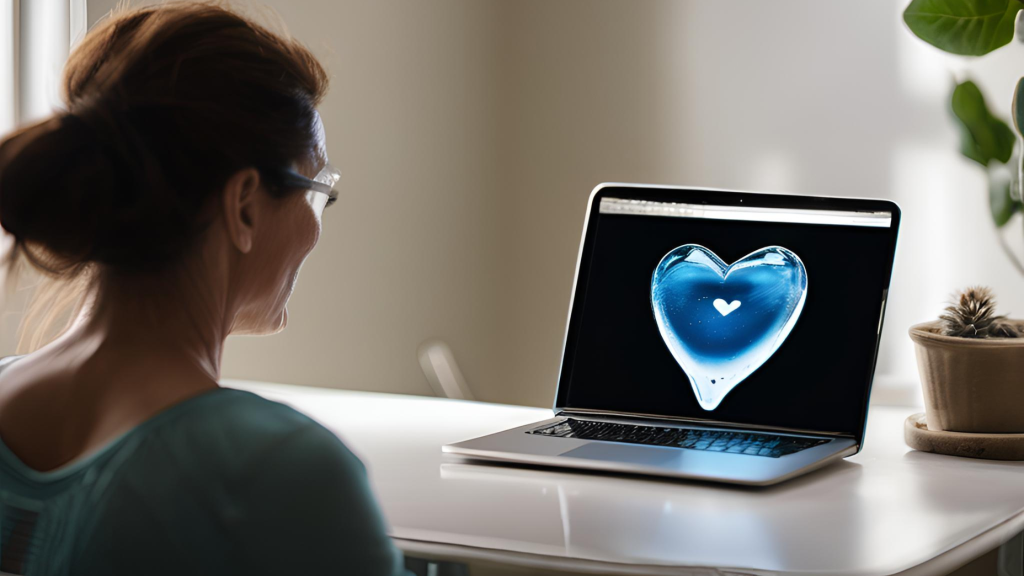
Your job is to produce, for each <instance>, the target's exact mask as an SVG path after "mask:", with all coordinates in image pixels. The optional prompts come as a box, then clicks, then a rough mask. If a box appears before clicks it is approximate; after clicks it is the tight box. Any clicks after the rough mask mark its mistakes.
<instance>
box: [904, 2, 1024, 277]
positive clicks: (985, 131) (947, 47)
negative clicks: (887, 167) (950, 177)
mask: <svg viewBox="0 0 1024 576" xmlns="http://www.w3.org/2000/svg"><path fill="white" fill-rule="evenodd" d="M1021 10H1024V3H1022V2H1021V1H1019V0H912V1H911V2H910V4H909V5H908V6H907V8H906V10H905V11H904V12H903V21H904V22H905V23H906V24H907V27H908V28H909V29H910V31H911V32H913V33H914V34H915V35H916V36H917V37H918V38H920V39H922V40H924V41H925V42H927V43H929V44H931V45H932V46H935V47H936V48H939V49H941V50H943V51H945V52H948V53H950V54H957V55H960V56H983V55H985V54H988V53H989V52H992V51H993V50H996V49H998V48H1001V47H1003V46H1005V45H1007V44H1009V43H1010V42H1011V41H1013V38H1014V29H1015V27H1016V24H1017V20H1018V18H1019V17H1021V16H1022V14H1024V13H1022V12H1021ZM1021 28H1022V29H1021V30H1018V33H1017V35H1018V38H1020V39H1022V40H1024V27H1021ZM1022 85H1024V78H1021V79H1020V80H1018V81H1017V88H1016V90H1015V91H1014V94H1013V100H1012V103H1011V107H1010V110H1011V115H1012V117H1013V124H1014V126H1015V127H1016V128H1017V131H1016V133H1015V132H1014V130H1013V129H1011V128H1010V126H1009V125H1008V124H1007V123H1006V122H1005V121H1004V120H1002V119H1000V118H999V117H998V116H997V115H995V114H993V113H992V112H990V111H989V109H988V107H987V105H986V103H985V98H984V96H983V95H982V91H981V89H980V88H979V87H978V86H977V85H976V84H975V83H974V82H972V81H971V80H970V79H965V80H964V81H963V82H960V83H957V84H956V85H955V86H954V87H953V93H952V96H951V98H950V104H951V109H952V113H953V117H954V118H955V119H956V121H957V125H958V127H959V131H960V152H961V153H962V154H963V155H964V156H965V157H967V158H969V159H970V160H972V161H974V162H976V163H978V164H980V165H981V166H982V167H984V169H985V170H986V174H987V176H988V204H989V208H990V210H991V213H992V220H993V223H994V224H995V226H996V228H1003V227H1005V226H1006V225H1007V224H1008V223H1010V221H1011V218H1012V217H1013V215H1014V214H1015V213H1016V212H1019V211H1021V210H1022V208H1024V203H1022V194H1021V187H1022V183H1024V178H1022V177H1021V161H1022V159H1024V154H1021V151H1020V146H1015V144H1016V143H1017V140H1018V136H1019V135H1020V134H1021V130H1022V128H1024V89H1022ZM1022 221H1024V220H1022ZM996 236H997V239H998V240H999V244H1000V247H1001V248H1002V249H1003V252H1005V253H1006V256H1007V257H1008V258H1009V259H1010V261H1011V263H1012V264H1013V266H1014V267H1015V268H1016V269H1017V271H1018V272H1020V273H1021V274H1024V262H1022V261H1021V260H1020V259H1019V258H1018V257H1017V255H1016V254H1015V253H1014V252H1013V250H1012V249H1011V247H1010V246H1009V244H1008V243H1007V242H1006V240H1005V238H1004V237H1003V235H1002V234H996ZM1011 237H1016V238H1018V239H1020V238H1024V231H1018V233H1017V234H1016V235H1013V234H1011Z"/></svg>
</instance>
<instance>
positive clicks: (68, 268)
mask: <svg viewBox="0 0 1024 576" xmlns="http://www.w3.org/2000/svg"><path fill="white" fill-rule="evenodd" d="M327 85H328V76H327V73H326V71H325V70H324V69H323V67H322V66H321V65H320V63H319V62H318V61H317V59H316V57H315V56H314V55H313V54H312V53H311V52H310V51H309V50H308V49H307V48H305V47H304V46H303V45H302V44H301V43H299V42H298V41H296V40H295V39H293V38H290V37H288V36H287V35H286V34H277V33H274V32H273V31H271V30H269V29H267V28H265V27H263V26H261V25H260V24H258V23H257V22H255V21H253V20H252V19H249V18H246V17H244V16H243V15H241V14H239V13H237V12H235V11H232V10H230V9H227V8H225V7H224V6H223V5H221V3H219V2H196V1H178V2H168V3H166V4H158V5H147V6H144V7H140V8H134V9H124V10H120V11H118V12H116V13H114V14H112V15H111V16H110V17H108V18H106V19H104V20H103V21H101V22H100V23H98V24H97V25H96V26H95V27H93V29H92V30H90V31H89V33H88V34H87V35H86V36H85V38H83V39H82V41H81V42H80V43H79V44H78V45H77V46H76V48H75V49H74V51H73V52H72V54H71V56H70V57H69V59H68V63H67V65H66V66H65V70H64V80H63V97H64V100H65V104H66V105H67V109H66V111H59V112H57V113H55V114H54V115H53V116H52V117H50V118H48V119H45V120H43V121H40V122H37V123H35V124H32V125H28V126H23V127H20V128H19V129H18V130H16V131H15V132H13V133H12V134H10V135H7V136H6V137H5V138H3V139H2V140H0V225H2V227H3V229H4V232H5V233H6V234H7V235H9V237H10V238H9V239H13V242H7V241H6V240H7V239H5V242H3V243H2V244H4V245H5V246H7V245H9V246H10V252H9V253H8V254H6V257H7V258H6V262H7V263H9V264H11V265H12V266H11V269H17V268H18V266H17V265H18V264H19V263H26V264H27V265H29V266H31V267H33V268H34V269H36V270H38V271H41V272H43V273H44V274H45V275H46V276H47V277H48V278H49V279H50V280H51V281H53V282H54V284H53V286H55V287H56V288H57V290H56V292H54V294H56V295H57V296H58V297H57V298H56V299H55V300H54V301H53V302H52V303H53V304H54V305H53V306H42V307H35V308H33V309H34V310H38V311H40V314H41V316H40V317H41V318H43V319H46V318H49V319H53V318H59V317H62V314H61V312H62V311H64V312H69V315H68V316H67V317H69V318H70V322H69V323H68V325H67V326H66V327H65V328H64V329H63V330H62V331H60V334H59V336H58V337H56V338H55V339H48V338H45V337H40V338H39V339H37V340H36V341H35V342H34V344H33V345H32V346H30V350H31V352H30V353H29V354H28V355H26V356H25V357H24V358H23V359H22V360H14V359H13V358H8V359H6V360H5V361H4V362H3V374H2V377H0V439H2V440H0V572H7V573H14V574H25V575H27V576H49V575H56V574H61V575H65V574H66V575H73V574H113V575H117V574H133V575H134V574H175V575H181V574H304V575H305V574H339V573H341V574H359V575H361V576H363V575H366V576H373V575H380V576H391V575H393V574H396V573H399V572H401V571H402V568H401V556H400V554H398V553H397V551H396V550H395V549H394V547H393V546H392V544H391V542H390V540H389V539H388V537H387V535H386V533H385V530H384V522H383V520H382V518H381V515H380V513H379V511H378V509H377V505H376V503H375V501H374V498H373V494H372V493H371V491H370V488H369V486H368V484H367V478H366V472H365V470H364V469H363V466H362V464H361V463H360V462H359V460H358V459H357V458H356V457H355V456H353V455H352V454H351V453H350V452H349V451H348V450H347V449H346V448H345V446H344V445H343V444H342V443H341V442H340V441H339V440H338V439H337V438H335V437H334V436H333V435H332V434H331V433H330V432H328V431H327V430H325V429H324V428H323V427H321V426H320V425H318V424H316V423H315V422H313V421H311V420H310V419H309V418H307V417H305V416H303V415H301V414H299V413H298V412H296V411H294V410H292V409H290V408H288V407H286V406H283V405H280V404H276V403H273V402H269V401H266V400H263V399H262V398H260V397H258V396H255V395H252V394H248V393H244V392H239V391H233V390H226V389H222V388H220V387H219V385H218V382H219V380H220V377H221V362H222V358H223V354H224V342H225V339H226V338H227V337H228V336H230V335H232V334H246V335H268V334H274V333H277V332H280V331H281V330H283V329H284V328H285V326H286V325H287V322H288V311H287V303H288V299H289V297H290V295H291V292H292V290H293V288H294V286H295V283H296V281H297V277H298V274H299V269H300V268H301V266H302V264H303V262H304V261H305V259H306V257H307V256H308V255H309V254H310V252H311V251H312V250H313V248H314V247H315V246H316V243H317V240H318V239H319V236H320V231H321V228H322V226H323V214H324V210H325V209H326V208H327V207H328V206H330V205H331V204H333V203H334V201H335V199H336V198H337V197H338V191H337V190H336V189H335V184H336V183H337V181H338V178H339V176H340V174H339V172H338V171H337V170H336V169H334V168H333V167H332V166H331V165H330V163H329V162H328V157H327V145H326V136H325V130H324V126H323V122H322V120H321V118H320V115H319V113H318V111H317V106H318V105H319V103H320V102H321V101H322V99H323V98H324V97H325V95H326V93H327ZM42 293H43V294H45V293H46V291H43V292H42ZM61 302H63V303H65V304H71V306H70V310H68V309H65V308H62V307H61V306H60V305H59V304H60V303H61ZM30 316H31V314H30ZM44 324H45V322H44ZM339 329H344V327H339ZM41 334H44V335H45V334H46V331H45V330H44V331H43V332H41ZM47 340H50V342H49V344H46V345H45V346H42V345H43V344H44V343H45V342H46V341H47ZM282 360H284V359H282Z"/></svg>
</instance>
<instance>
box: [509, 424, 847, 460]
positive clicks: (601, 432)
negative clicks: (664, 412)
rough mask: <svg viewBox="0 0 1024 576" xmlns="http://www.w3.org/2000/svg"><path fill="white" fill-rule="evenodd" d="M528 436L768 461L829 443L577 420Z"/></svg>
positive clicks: (548, 427) (545, 428)
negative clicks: (649, 447)
mask: <svg viewBox="0 0 1024 576" xmlns="http://www.w3.org/2000/svg"><path fill="white" fill-rule="evenodd" d="M528 433H529V434H537V435H538V436H549V437H552V438H579V439H580V440H603V441H605V442H625V443H628V444H647V445H651V446H672V447H676V448H686V449H687V450H704V451H707V452H726V453H729V454H748V455H750V456H767V457H768V458H779V457H781V456H785V455H787V454H793V453H795V452H800V451H801V450H806V449H808V448H813V447H814V446H818V445H819V444H824V443H826V442H828V440H822V439H820V438H800V437H797V436H778V435H775V434H762V433H751V432H731V431H728V430H703V429H693V428H665V427H662V426H645V425H634V424H618V423H615V422H596V421H593V420H577V419H575V418H569V419H567V420H564V421H562V422H559V423H557V424H551V425H548V426H545V427H544V428H537V429H535V430H530V431H529V432H528Z"/></svg>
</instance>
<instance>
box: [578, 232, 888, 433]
mask: <svg viewBox="0 0 1024 576" xmlns="http://www.w3.org/2000/svg"><path fill="white" fill-rule="evenodd" d="M595 216H598V218H597V222H596V223H592V224H591V225H595V224H596V225H597V230H596V236H595V241H594V245H593V251H592V252H591V254H592V257H591V259H590V266H589V275H588V277H587V278H586V279H585V281H586V292H585V298H584V302H583V307H582V312H583V313H582V316H581V322H580V324H579V326H578V330H577V331H576V334H577V335H578V339H577V340H576V346H575V351H574V354H573V358H572V360H571V361H572V364H571V370H570V371H569V372H568V381H569V389H568V392H567V395H566V396H565V398H566V399H567V402H566V404H565V407H569V408H590V409H601V410H613V411H622V412H634V413H643V414H656V415H666V416H680V417H688V418H705V419H713V420H719V421H724V422H733V423H742V424H759V425H766V426H778V427H785V428H797V429H806V430H818V431H829V432H842V433H849V434H854V435H859V434H860V433H861V430H862V429H863V421H862V418H863V411H864V404H865V402H866V397H867V390H868V385H869V379H870V378H871V375H872V372H873V370H874V358H875V351H876V340H877V337H876V332H877V329H878V322H879V314H880V312H881V305H882V300H883V291H884V290H886V289H887V288H888V283H889V276H890V272H891V262H892V250H893V235H892V232H891V231H890V229H888V228H870V227H855V226H835V225H807V224H784V223H774V222H742V221H722V220H710V219H700V218H673V217H659V216H633V215H621V214H611V215H609V214H600V215H598V214H595ZM683 244H700V245H702V246H705V247H707V248H708V249H710V250H712V251H714V252H715V253H716V254H718V256H719V257H720V258H721V259H722V260H723V261H724V262H725V263H726V264H732V263H733V262H735V261H736V260H738V259H740V258H742V257H743V256H746V255H747V254H749V253H751V252H753V251H755V250H757V249H759V248H763V247H765V246H772V245H778V246H783V247H785V248H788V249H790V250H792V251H793V252H795V253H796V254H797V255H798V256H799V257H800V259H801V260H802V261H803V263H804V266H805V267H806V269H807V298H806V301H805V304H804V309H803V312H802V313H801V315H800V318H799V320H798V321H797V324H796V326H795V327H794V328H793V330H792V332H791V333H790V334H789V337H788V338H787V339H786V340H785V342H783V344H782V346H780V347H779V349H778V350H777V351H776V352H775V354H774V355H773V356H772V357H771V358H769V359H768V360H767V361H766V362H765V363H764V364H763V365H762V366H761V367H760V368H759V369H758V370H757V371H755V372H754V373H753V374H751V375H750V376H749V377H748V378H747V379H746V380H744V381H743V382H741V383H740V384H739V385H738V386H736V387H735V388H733V390H732V391H731V392H730V393H729V395H728V396H726V397H725V399H724V400H722V403H721V404H720V405H719V407H718V408H717V409H715V410H713V411H710V412H708V411H705V410H703V409H702V408H701V407H700V405H698V404H697V400H696V398H695V397H694V393H693V390H692V388H691V386H690V382H689V380H688V379H687V377H686V375H685V374H684V373H683V370H682V368H681V367H680V366H679V364H678V363H677V362H676V361H675V359H674V358H673V357H672V354H671V353H670V352H669V349H668V347H667V346H666V345H665V343H664V341H663V340H662V338H661V334H660V333H659V332H658V326H657V324H656V322H655V320H654V314H653V312H652V311H651V300H650V299H651V292H650V287H651V274H652V273H653V272H654V269H655V267H656V266H657V265H658V262H659V261H660V260H661V258H662V257H663V256H664V255H665V254H666V253H668V252H669V251H670V250H672V249H673V248H676V247H677V246H680V245H683ZM582 273H583V272H582V269H581V274H582ZM583 281H584V278H580V282H583ZM564 376H565V375H563V377H564Z"/></svg>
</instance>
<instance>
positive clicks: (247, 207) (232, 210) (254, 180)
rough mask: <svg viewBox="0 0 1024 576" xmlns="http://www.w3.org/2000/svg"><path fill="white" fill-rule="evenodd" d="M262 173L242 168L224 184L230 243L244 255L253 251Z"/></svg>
mask: <svg viewBox="0 0 1024 576" xmlns="http://www.w3.org/2000/svg"><path fill="white" fill-rule="evenodd" d="M259 190H260V173H259V171H257V170H256V169H255V168H245V169H243V170H239V171H238V172H235V173H234V174H232V175H231V177H230V178H228V181H227V182H226V183H225V184H224V196H223V198H224V224H225V228H226V229H227V232H228V236H229V237H230V238H231V242H232V243H233V244H234V245H235V248H238V250H239V251H240V252H242V253H243V254H248V253H249V251H250V250H252V244H253V240H254V238H255V234H256V222H257V220H258V219H259V212H260V205H261V203H260V202H259V200H260V195H259Z"/></svg>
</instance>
